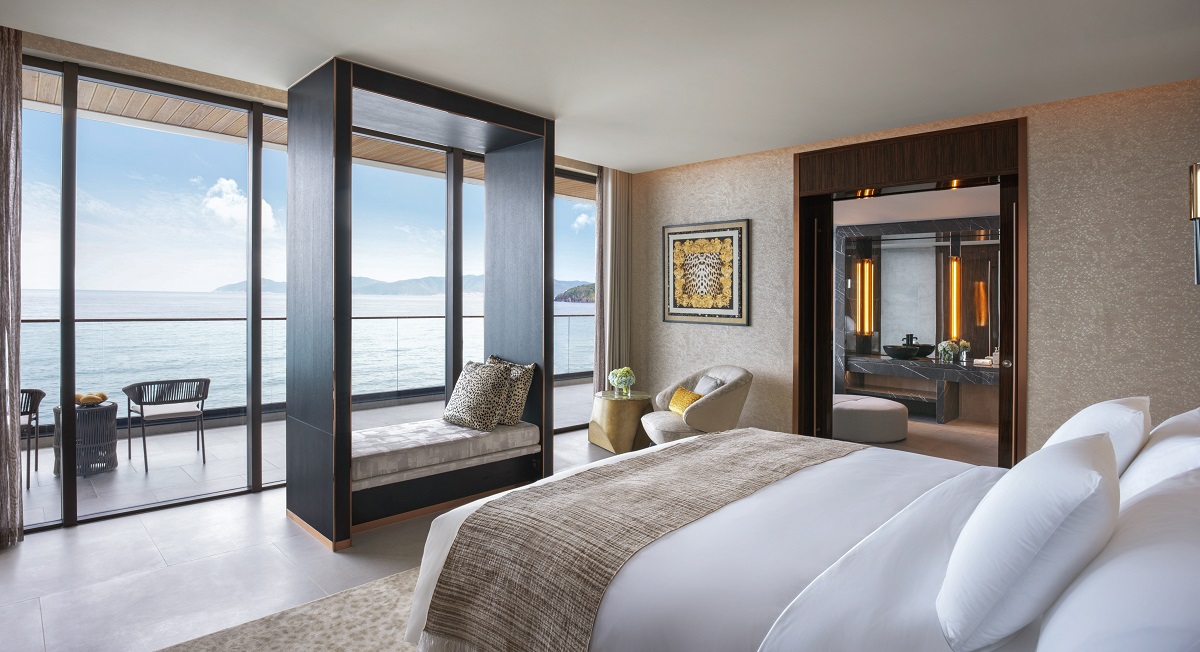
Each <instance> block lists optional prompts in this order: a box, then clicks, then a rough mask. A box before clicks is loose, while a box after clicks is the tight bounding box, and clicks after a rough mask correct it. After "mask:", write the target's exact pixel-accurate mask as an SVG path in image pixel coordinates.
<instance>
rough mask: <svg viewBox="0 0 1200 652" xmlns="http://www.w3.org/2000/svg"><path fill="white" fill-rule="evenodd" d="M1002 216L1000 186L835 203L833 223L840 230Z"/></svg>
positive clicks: (913, 193) (865, 198)
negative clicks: (902, 223) (897, 223)
mask: <svg viewBox="0 0 1200 652" xmlns="http://www.w3.org/2000/svg"><path fill="white" fill-rule="evenodd" d="M999 214H1000V186H999V185H998V184H993V185H990V186H975V187H973V188H957V189H954V190H938V191H929V192H910V193H905V194H903V195H884V196H881V197H864V198H862V199H847V200H844V201H836V202H834V203H833V223H834V224H836V225H837V226H849V225H858V224H889V223H892V222H923V221H925V220H948V219H954V218H959V217H988V216H991V215H999Z"/></svg>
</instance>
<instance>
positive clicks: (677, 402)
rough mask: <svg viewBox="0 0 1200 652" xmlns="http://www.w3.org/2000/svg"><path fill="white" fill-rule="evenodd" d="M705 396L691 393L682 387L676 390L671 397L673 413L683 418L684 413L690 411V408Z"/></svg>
mask: <svg viewBox="0 0 1200 652" xmlns="http://www.w3.org/2000/svg"><path fill="white" fill-rule="evenodd" d="M701 396H703V394H697V393H696V392H690V391H688V390H686V389H684V388H682V387H680V388H679V389H677V390H675V393H674V394H672V395H671V411H672V412H674V413H675V414H678V415H679V416H683V411H684V410H686V409H688V406H689V405H691V404H692V403H695V402H696V401H699V400H700V397H701Z"/></svg>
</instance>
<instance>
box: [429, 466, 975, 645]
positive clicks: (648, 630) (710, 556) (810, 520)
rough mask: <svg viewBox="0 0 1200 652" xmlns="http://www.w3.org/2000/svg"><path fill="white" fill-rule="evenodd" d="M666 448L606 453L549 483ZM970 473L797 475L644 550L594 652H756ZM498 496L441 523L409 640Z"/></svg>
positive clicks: (608, 601)
mask: <svg viewBox="0 0 1200 652" xmlns="http://www.w3.org/2000/svg"><path fill="white" fill-rule="evenodd" d="M661 449H662V447H661V446H659V447H655V448H651V449H648V450H644V451H636V452H634V453H629V454H626V455H621V456H617V457H614V458H609V459H607V460H602V461H600V462H598V463H593V464H591V465H587V466H586V467H580V468H578V469H572V470H571V471H568V472H564V473H562V474H558V475H555V476H552V477H550V478H546V479H545V480H542V481H540V482H553V481H556V480H558V479H560V478H562V477H566V476H568V475H572V474H573V473H578V472H579V471H582V470H584V468H590V467H592V466H598V465H601V464H611V463H614V462H615V461H618V460H619V459H624V458H626V457H632V456H636V455H640V454H651V453H653V452H654V451H656V450H661ZM971 468H973V467H971V466H970V465H968V464H964V463H961V462H953V461H949V460H942V459H937V458H932V457H926V456H923V455H915V454H912V453H905V452H901V451H894V450H889V449H882V448H868V449H865V450H861V451H857V452H855V453H851V454H850V455H847V456H845V457H842V458H838V459H835V460H831V461H828V462H825V463H823V464H818V465H816V466H811V467H808V468H805V469H802V470H800V471H797V472H796V473H794V474H792V475H790V476H788V477H787V478H784V479H783V480H780V481H778V482H776V483H774V484H772V485H770V486H768V487H765V488H763V489H762V490H760V491H758V492H756V493H755V494H753V495H751V496H749V497H747V498H744V499H742V500H739V501H736V502H734V503H732V504H730V505H727V506H725V507H723V508H721V509H719V510H717V511H716V512H714V513H712V514H710V515H708V516H706V517H704V518H702V519H700V520H698V521H696V522H694V523H692V524H690V525H687V526H685V527H683V528H680V529H679V530H676V531H675V532H671V533H669V534H667V535H665V536H663V537H661V538H660V539H658V540H657V541H655V542H654V543H652V544H650V545H648V546H646V547H645V548H643V549H642V550H641V551H640V552H638V553H637V554H635V555H634V556H633V557H632V558H631V559H630V560H629V561H628V562H627V563H626V564H625V566H624V567H623V568H622V569H621V571H620V572H618V574H617V575H616V577H614V578H613V581H612V583H611V584H610V585H609V588H608V591H607V592H606V593H605V596H604V599H603V601H602V602H601V605H600V609H599V612H598V613H597V617H596V624H595V627H594V629H593V633H592V644H591V650H592V651H593V652H606V651H609V650H614V651H615V650H622V651H624V650H662V651H664V652H665V651H670V650H688V651H700V650H721V651H732V650H755V649H757V648H758V647H759V644H760V643H761V642H762V640H763V637H764V636H766V634H767V632H768V630H770V628H771V625H772V623H774V622H775V620H776V618H777V617H778V616H779V614H780V612H782V611H783V610H784V608H785V607H787V605H788V604H789V603H790V602H792V600H793V599H794V598H796V596H797V594H799V593H800V592H801V591H802V590H804V588H805V587H806V586H808V585H809V584H810V583H811V582H812V581H813V579H815V578H816V577H817V576H818V575H820V574H821V573H822V572H823V571H825V570H826V569H827V568H828V567H829V566H830V565H831V564H833V563H834V562H836V561H837V560H838V559H839V558H840V557H841V556H842V555H843V554H845V553H846V552H847V551H848V550H849V549H850V548H852V547H853V546H854V545H856V544H858V543H859V542H860V541H862V540H863V539H864V538H865V537H867V536H868V535H869V534H870V533H871V532H872V531H874V530H875V529H876V528H878V527H879V526H880V525H882V524H883V523H885V522H886V521H888V520H889V519H891V518H892V517H893V516H895V515H896V514H897V513H898V512H900V511H901V510H903V509H904V508H905V507H906V506H908V505H909V504H910V503H912V502H913V501H914V500H916V499H917V498H918V497H920V496H921V495H922V494H924V493H925V492H926V491H928V490H929V489H931V488H933V487H936V486H938V485H939V484H941V483H942V482H943V481H945V480H947V479H949V478H952V477H955V476H957V475H959V474H961V473H963V472H964V471H967V470H969V469H971ZM514 491H520V489H515V490H514ZM500 495H502V494H500ZM493 499H495V497H489V498H485V499H483V500H480V501H476V502H474V503H471V504H469V505H464V506H462V507H460V508H458V509H455V510H453V511H450V512H448V513H446V514H443V515H442V516H440V517H438V518H437V519H436V520H435V521H434V522H433V525H432V526H431V528H430V532H429V538H428V540H427V541H426V545H425V556H424V558H423V559H422V561H421V574H420V578H419V579H418V581H417V587H416V592H415V594H414V598H413V609H412V615H411V617H410V620H409V625H408V632H407V639H408V640H409V641H410V642H414V643H415V642H416V641H417V640H418V639H419V638H420V632H421V630H422V629H423V628H424V626H425V619H426V616H427V615H428V608H429V601H430V599H431V598H432V596H433V590H434V587H435V586H436V584H437V578H438V574H439V573H440V572H441V568H442V565H443V564H444V563H445V560H446V555H447V554H448V553H449V550H450V545H451V543H453V540H454V537H455V535H456V534H457V532H458V528H459V526H460V525H461V524H462V522H463V521H464V520H465V519H466V518H467V516H468V515H470V514H471V513H472V512H474V511H475V510H476V509H478V508H479V507H480V506H481V505H482V504H484V503H486V502H487V501H488V500H493ZM940 580H941V575H939V576H938V581H939V583H940ZM934 593H935V595H936V589H935V591H934ZM929 602H930V605H932V604H933V600H932V598H931V599H930V601H929ZM931 608H932V607H931ZM934 622H935V624H936V618H935V620H934Z"/></svg>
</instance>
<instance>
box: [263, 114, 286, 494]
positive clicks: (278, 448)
mask: <svg viewBox="0 0 1200 652" xmlns="http://www.w3.org/2000/svg"><path fill="white" fill-rule="evenodd" d="M287 178H288V163H287V119H286V118H284V117H281V116H278V115H268V116H265V117H264V119H263V152H262V199H263V217H262V317H263V322H262V402H263V426H262V439H263V442H262V460H263V469H262V481H263V484H274V483H279V482H283V481H284V480H285V479H286V473H287V457H286V456H287V437H286V432H285V424H286V421H285V417H286V411H285V405H284V401H285V400H286V393H287V238H286V234H287V192H288V188H287ZM268 207H270V208H269V210H268Z"/></svg>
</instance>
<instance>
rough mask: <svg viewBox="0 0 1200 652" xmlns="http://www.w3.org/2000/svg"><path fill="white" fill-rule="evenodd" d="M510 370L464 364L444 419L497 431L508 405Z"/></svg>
mask: <svg viewBox="0 0 1200 652" xmlns="http://www.w3.org/2000/svg"><path fill="white" fill-rule="evenodd" d="M511 384H512V381H511V380H510V379H509V372H508V370H507V369H505V368H503V367H500V366H498V365H484V364H479V363H477V362H468V363H467V364H466V366H464V367H463V370H462V374H461V375H459V377H458V383H457V384H455V385H454V393H452V394H451V395H450V402H449V403H447V404H446V410H445V412H443V413H442V419H443V420H445V421H448V422H450V423H455V424H458V425H460V426H466V427H468V428H472V429H474V430H484V431H487V430H494V429H495V428H496V424H497V423H499V421H500V416H501V412H503V411H504V409H505V408H506V407H507V406H508V399H509V395H510V394H511V390H510V389H509V386H510V385H511Z"/></svg>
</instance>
